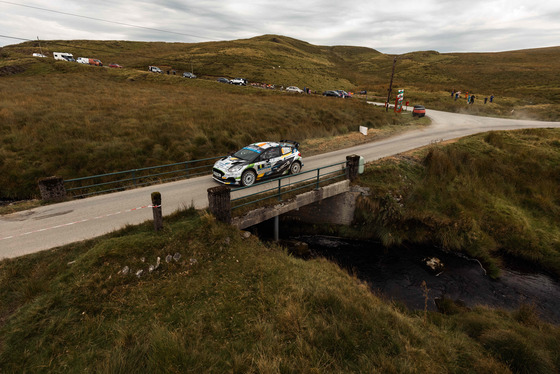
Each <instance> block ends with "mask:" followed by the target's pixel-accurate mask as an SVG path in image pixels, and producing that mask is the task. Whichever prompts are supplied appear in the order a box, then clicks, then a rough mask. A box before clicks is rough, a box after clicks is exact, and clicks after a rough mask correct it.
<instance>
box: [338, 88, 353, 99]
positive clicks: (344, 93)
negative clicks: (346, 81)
mask: <svg viewBox="0 0 560 374" xmlns="http://www.w3.org/2000/svg"><path fill="white" fill-rule="evenodd" d="M335 91H336V92H338V93H339V94H340V96H341V97H342V98H344V99H347V98H349V97H352V96H351V95H350V94H349V93H348V92H346V91H344V90H335Z"/></svg>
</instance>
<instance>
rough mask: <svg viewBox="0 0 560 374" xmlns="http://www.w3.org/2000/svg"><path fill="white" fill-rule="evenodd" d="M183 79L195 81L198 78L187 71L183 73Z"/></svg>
mask: <svg viewBox="0 0 560 374" xmlns="http://www.w3.org/2000/svg"><path fill="white" fill-rule="evenodd" d="M183 78H190V79H195V78H196V75H194V74H193V73H191V72H188V71H185V72H184V73H183Z"/></svg>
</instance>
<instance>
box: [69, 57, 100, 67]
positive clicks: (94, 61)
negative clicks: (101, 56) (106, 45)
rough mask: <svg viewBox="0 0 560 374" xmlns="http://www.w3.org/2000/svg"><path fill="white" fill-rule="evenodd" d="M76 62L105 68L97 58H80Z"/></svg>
mask: <svg viewBox="0 0 560 374" xmlns="http://www.w3.org/2000/svg"><path fill="white" fill-rule="evenodd" d="M76 62H79V63H80V64H88V65H95V66H103V63H102V62H101V61H99V60H97V59H95V58H89V57H78V59H77V60H76Z"/></svg>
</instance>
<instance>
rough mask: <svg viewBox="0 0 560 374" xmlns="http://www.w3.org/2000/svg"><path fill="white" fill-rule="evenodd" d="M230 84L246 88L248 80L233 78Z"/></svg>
mask: <svg viewBox="0 0 560 374" xmlns="http://www.w3.org/2000/svg"><path fill="white" fill-rule="evenodd" d="M229 83H231V84H236V85H238V86H246V85H247V80H246V79H244V78H233V79H232V80H230V81H229Z"/></svg>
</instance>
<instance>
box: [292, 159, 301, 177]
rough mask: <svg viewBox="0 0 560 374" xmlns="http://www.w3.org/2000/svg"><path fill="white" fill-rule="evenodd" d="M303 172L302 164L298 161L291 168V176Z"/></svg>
mask: <svg viewBox="0 0 560 374" xmlns="http://www.w3.org/2000/svg"><path fill="white" fill-rule="evenodd" d="M300 171H301V164H300V163H299V162H298V161H296V162H294V163H293V164H292V166H290V174H297V173H299V172H300Z"/></svg>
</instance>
